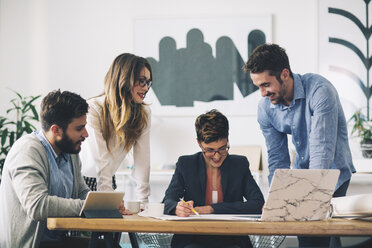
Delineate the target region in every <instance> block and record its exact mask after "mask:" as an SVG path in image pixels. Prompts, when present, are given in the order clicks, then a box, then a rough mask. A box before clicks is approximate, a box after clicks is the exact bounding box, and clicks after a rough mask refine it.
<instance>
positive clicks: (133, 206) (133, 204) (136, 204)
mask: <svg viewBox="0 0 372 248" xmlns="http://www.w3.org/2000/svg"><path fill="white" fill-rule="evenodd" d="M140 205H141V202H140V201H127V209H128V210H129V211H131V212H132V213H134V214H136V213H138V212H139V211H140Z"/></svg>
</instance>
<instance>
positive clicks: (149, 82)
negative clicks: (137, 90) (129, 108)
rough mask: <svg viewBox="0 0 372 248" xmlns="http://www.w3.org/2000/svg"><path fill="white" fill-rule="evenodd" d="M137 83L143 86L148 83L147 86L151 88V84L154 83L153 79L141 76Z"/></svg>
mask: <svg viewBox="0 0 372 248" xmlns="http://www.w3.org/2000/svg"><path fill="white" fill-rule="evenodd" d="M137 85H139V86H141V87H142V88H143V87H145V86H146V85H147V88H149V89H150V88H151V85H152V81H151V80H147V79H146V78H139V79H138V83H137Z"/></svg>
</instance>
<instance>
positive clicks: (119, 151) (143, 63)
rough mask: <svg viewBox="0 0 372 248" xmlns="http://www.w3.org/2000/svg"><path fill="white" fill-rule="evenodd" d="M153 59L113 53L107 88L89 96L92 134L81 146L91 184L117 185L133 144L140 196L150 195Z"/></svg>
mask: <svg viewBox="0 0 372 248" xmlns="http://www.w3.org/2000/svg"><path fill="white" fill-rule="evenodd" d="M151 80H152V72H151V66H150V64H149V62H148V61H147V60H146V59H144V58H142V57H139V56H135V55H133V54H129V53H124V54H121V55H119V56H118V57H116V58H115V60H114V62H113V63H112V65H111V67H110V69H109V71H108V72H107V74H106V77H105V82H104V93H103V94H101V95H99V96H97V97H94V98H91V99H89V100H88V103H89V112H88V118H87V122H88V123H87V127H86V128H87V131H88V133H89V139H87V140H86V142H85V143H84V145H83V146H82V153H81V160H82V164H83V165H82V174H83V175H84V177H85V180H86V183H87V184H88V186H89V187H90V188H91V189H92V190H98V191H113V190H114V189H115V188H116V184H115V177H114V175H115V172H116V171H117V169H118V168H119V166H120V164H121V163H122V162H123V160H124V159H125V157H126V156H127V154H128V152H129V151H130V150H131V149H132V148H133V159H134V166H133V170H132V177H133V178H134V180H135V181H136V184H137V187H136V196H137V199H138V200H140V201H142V202H147V201H148V196H149V195H150V186H149V175H150V133H149V130H150V125H151V123H150V122H151V119H150V117H151V112H150V108H149V107H148V106H147V105H146V104H145V103H144V101H143V100H144V98H145V96H146V93H147V92H148V91H149V89H150V87H151V84H152V81H151Z"/></svg>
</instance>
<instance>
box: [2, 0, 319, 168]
mask: <svg viewBox="0 0 372 248" xmlns="http://www.w3.org/2000/svg"><path fill="white" fill-rule="evenodd" d="M260 14H271V15H272V18H273V31H272V32H273V42H275V43H278V44H280V45H281V46H283V47H284V48H286V50H287V53H288V55H289V57H290V61H291V66H292V70H293V71H294V72H298V73H305V72H317V69H318V68H317V43H318V41H317V1H314V0H231V1H225V0H214V1H211V0H209V1H200V0H188V1H174V0H157V1H150V0H142V1H132V0H131V1H129V0H121V1H120V0H109V1H107V0H106V1H104V0H0V114H1V115H3V114H5V109H6V108H7V107H8V105H7V104H8V102H9V99H11V98H12V97H13V95H12V93H11V92H10V91H9V90H7V88H11V89H14V90H16V91H19V92H20V93H21V94H23V95H37V94H42V95H43V96H44V95H45V94H46V93H48V92H49V91H51V90H54V89H57V88H60V89H62V90H70V91H74V92H77V93H80V94H81V95H82V96H83V97H86V98H88V97H91V96H95V95H97V94H99V93H100V92H101V91H102V90H103V77H104V75H105V73H106V71H107V70H108V67H109V66H110V64H111V62H112V60H113V59H114V57H116V56H117V55H118V54H120V53H122V52H132V51H133V47H134V44H133V33H134V30H133V22H134V18H139V17H141V18H142V17H154V18H156V17H164V16H165V17H179V16H182V17H193V16H194V17H208V16H213V17H224V16H226V17H229V16H233V15H239V16H244V15H260ZM149 39H151V36H149ZM252 108H255V106H252ZM248 112H252V111H248ZM253 113H254V111H253ZM225 114H226V115H228V117H229V118H230V122H231V136H230V140H231V142H232V143H233V144H237V145H244V144H260V145H263V146H264V141H263V137H262V135H261V133H260V131H259V128H258V125H257V122H256V116H255V114H252V113H249V114H247V115H244V116H236V115H230V113H225ZM194 119H195V116H184V117H182V116H181V117H179V118H174V117H169V118H168V117H161V116H157V115H156V113H154V116H153V120H154V127H153V130H152V131H153V137H152V144H151V146H152V151H153V152H152V158H153V159H152V160H153V165H154V167H158V166H160V164H161V163H167V161H161V159H160V158H161V157H162V158H164V157H165V156H167V160H169V162H172V161H175V160H176V158H177V157H178V156H179V155H180V154H187V153H190V152H193V151H197V147H196V144H195V143H194V142H195V134H194V130H193V121H194ZM162 124H164V125H162ZM164 130H166V131H167V132H168V133H164ZM172 130H173V132H172ZM180 130H182V131H181V132H180ZM154 137H155V139H154Z"/></svg>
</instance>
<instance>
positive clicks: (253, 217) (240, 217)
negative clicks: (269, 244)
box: [138, 211, 261, 221]
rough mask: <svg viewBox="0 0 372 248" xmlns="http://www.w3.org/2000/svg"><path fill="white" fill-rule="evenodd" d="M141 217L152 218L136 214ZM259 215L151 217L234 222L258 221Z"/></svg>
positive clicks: (142, 213) (143, 213)
mask: <svg viewBox="0 0 372 248" xmlns="http://www.w3.org/2000/svg"><path fill="white" fill-rule="evenodd" d="M138 215H139V216H142V217H152V216H149V215H147V213H146V212H145V211H144V212H141V213H139V214H138ZM260 217H261V215H251V214H239V215H237V214H201V215H200V216H197V215H190V216H188V217H179V216H176V215H166V214H165V215H163V216H160V217H152V218H155V219H160V220H236V221H259V220H260Z"/></svg>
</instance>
